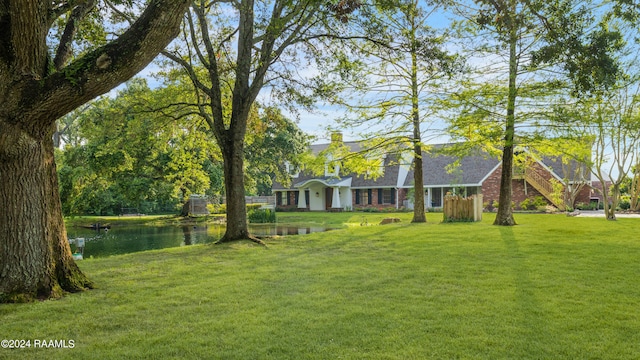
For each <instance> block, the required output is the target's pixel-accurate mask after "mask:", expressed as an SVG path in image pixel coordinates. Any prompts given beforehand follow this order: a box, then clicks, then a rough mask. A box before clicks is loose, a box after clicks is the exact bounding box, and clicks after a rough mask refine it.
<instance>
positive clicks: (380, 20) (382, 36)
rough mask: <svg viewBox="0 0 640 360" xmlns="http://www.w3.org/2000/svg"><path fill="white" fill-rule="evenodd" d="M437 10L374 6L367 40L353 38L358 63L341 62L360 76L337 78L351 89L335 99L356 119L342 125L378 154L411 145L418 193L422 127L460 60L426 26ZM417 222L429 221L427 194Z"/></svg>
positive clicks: (418, 202)
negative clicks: (352, 131) (427, 215)
mask: <svg viewBox="0 0 640 360" xmlns="http://www.w3.org/2000/svg"><path fill="white" fill-rule="evenodd" d="M435 11H436V8H429V7H425V6H423V4H422V3H421V2H419V1H417V0H408V1H394V2H387V1H378V2H375V4H374V6H368V7H366V8H365V9H364V10H363V13H366V15H365V16H363V17H362V18H361V23H362V28H363V29H364V31H363V32H364V33H365V34H367V36H366V37H364V39H362V38H360V37H357V36H355V35H354V36H353V38H354V39H353V41H352V42H351V44H352V45H353V47H354V49H353V50H352V52H353V57H354V58H355V59H356V60H355V61H353V60H348V59H343V58H339V59H338V64H337V66H338V67H339V68H341V69H342V71H339V72H337V73H338V74H345V73H355V74H356V75H350V78H345V76H339V78H338V79H337V80H336V81H337V82H338V83H342V84H345V83H346V84H347V85H343V88H345V90H346V91H343V93H342V94H341V95H340V96H338V97H336V99H335V100H336V101H337V102H339V103H341V104H343V105H346V106H347V108H348V109H350V110H351V112H352V113H353V114H354V115H355V116H350V117H348V118H346V119H344V120H342V121H339V122H338V125H339V126H341V127H351V128H355V129H356V130H360V131H359V135H360V136H363V137H364V138H366V139H375V141H373V143H372V144H371V145H369V146H371V147H372V148H374V151H377V152H379V151H380V150H381V149H382V148H387V149H389V148H395V149H396V150H398V148H399V146H398V145H399V144H408V145H409V147H410V148H411V151H412V157H413V169H414V172H413V173H414V179H413V184H414V193H415V194H424V181H423V174H422V151H423V149H424V148H425V145H424V142H423V136H424V135H423V131H422V130H421V127H422V125H423V123H425V122H427V121H430V120H432V119H433V118H434V115H435V114H434V113H435V112H436V111H437V109H436V101H435V99H437V98H438V97H439V96H440V94H442V88H443V87H444V86H445V84H444V83H445V82H446V80H447V78H448V77H449V76H450V75H451V73H452V72H453V70H454V68H456V67H457V65H458V64H457V61H456V57H455V56H453V55H450V54H448V53H447V52H446V51H444V47H445V46H444V43H445V41H446V37H445V36H443V35H439V34H437V32H436V31H435V30H434V29H432V28H431V27H429V26H428V25H427V24H428V22H429V20H430V16H433V14H434V12H435ZM355 31H360V28H358V29H354V32H355ZM346 93H349V94H350V95H347V94H346ZM363 129H364V130H363ZM430 135H435V134H430ZM438 135H442V134H438ZM364 144H367V142H364ZM365 147H368V146H365ZM400 148H401V147H400ZM412 222H426V216H425V204H424V196H415V197H414V213H413V220H412Z"/></svg>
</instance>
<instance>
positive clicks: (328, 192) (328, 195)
mask: <svg viewBox="0 0 640 360" xmlns="http://www.w3.org/2000/svg"><path fill="white" fill-rule="evenodd" d="M332 201H333V188H330V187H328V188H325V189H324V203H325V207H324V209H325V210H329V209H331V205H332Z"/></svg>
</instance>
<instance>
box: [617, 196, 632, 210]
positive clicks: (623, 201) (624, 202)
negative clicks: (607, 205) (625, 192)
mask: <svg viewBox="0 0 640 360" xmlns="http://www.w3.org/2000/svg"><path fill="white" fill-rule="evenodd" d="M618 207H619V208H620V209H621V210H629V209H630V208H631V199H630V198H629V196H622V197H621V198H620V201H619V202H618Z"/></svg>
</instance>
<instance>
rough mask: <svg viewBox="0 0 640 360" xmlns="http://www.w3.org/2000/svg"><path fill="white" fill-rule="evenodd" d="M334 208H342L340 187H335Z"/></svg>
mask: <svg viewBox="0 0 640 360" xmlns="http://www.w3.org/2000/svg"><path fill="white" fill-rule="evenodd" d="M331 208H332V209H342V206H341V205H340V187H334V188H333V198H332V200H331Z"/></svg>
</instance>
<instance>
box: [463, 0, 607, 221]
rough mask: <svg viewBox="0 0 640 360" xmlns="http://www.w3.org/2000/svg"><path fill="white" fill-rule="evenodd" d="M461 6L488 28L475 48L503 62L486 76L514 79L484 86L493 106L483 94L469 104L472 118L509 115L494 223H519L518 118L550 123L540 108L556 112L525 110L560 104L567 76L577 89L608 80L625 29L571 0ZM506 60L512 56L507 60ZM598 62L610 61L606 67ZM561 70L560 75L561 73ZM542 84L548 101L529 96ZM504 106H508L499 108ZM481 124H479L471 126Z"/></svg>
mask: <svg viewBox="0 0 640 360" xmlns="http://www.w3.org/2000/svg"><path fill="white" fill-rule="evenodd" d="M458 9H461V10H460V12H459V13H460V14H462V15H463V16H465V17H466V18H468V19H470V20H471V22H470V23H469V25H470V27H469V29H471V30H473V32H474V33H475V34H479V35H481V36H482V37H481V38H479V39H482V38H484V39H485V40H484V41H477V42H476V43H477V44H479V45H478V46H474V47H473V51H474V52H478V51H480V52H481V53H483V54H484V55H485V58H484V59H483V60H484V62H486V61H487V59H489V61H491V62H493V61H497V63H496V64H495V65H493V66H491V65H490V66H488V67H486V68H485V70H484V71H483V73H482V74H481V76H482V77H484V80H485V81H486V82H487V83H489V82H493V83H503V84H505V83H506V85H502V86H498V87H495V86H492V85H483V86H481V88H484V89H488V90H489V92H488V93H484V94H483V95H482V97H481V98H484V99H488V100H489V103H490V104H492V107H483V108H481V109H478V108H477V107H476V106H475V105H474V104H473V103H474V102H475V101H476V100H475V99H476V98H475V97H474V96H463V97H462V98H463V99H464V100H463V101H464V102H466V104H468V105H469V108H470V109H474V108H475V109H476V110H477V111H476V110H471V111H466V112H465V114H464V115H465V116H466V117H469V118H471V119H478V115H479V114H483V113H484V114H487V115H493V116H492V117H496V116H497V117H498V118H502V121H501V129H500V132H499V133H500V136H501V140H500V145H499V146H498V147H499V148H500V149H501V153H502V177H501V180H500V199H499V207H498V213H497V215H496V219H495V222H494V224H496V225H507V226H509V225H515V220H514V219H513V211H512V208H511V203H512V201H511V192H512V191H511V186H512V179H513V163H514V148H515V146H516V145H517V141H518V137H516V125H519V126H521V127H524V126H537V125H540V124H541V123H542V122H544V121H542V120H540V119H541V117H540V116H539V115H543V116H542V118H544V117H546V116H547V115H546V114H549V112H548V111H542V112H540V113H538V116H534V119H533V120H532V119H531V118H529V117H522V116H520V115H519V112H522V111H524V112H529V113H533V114H536V111H532V110H534V108H538V109H544V108H545V107H546V108H549V107H550V106H551V105H552V104H553V103H554V102H552V101H551V100H552V98H553V96H550V95H553V94H554V92H555V93H556V94H557V91H558V89H559V87H558V86H557V85H556V84H562V82H563V81H564V80H565V79H566V76H567V75H568V76H569V78H571V79H572V80H574V81H573V82H572V83H573V84H574V87H575V89H576V91H589V90H590V89H594V86H596V83H599V84H604V82H603V81H601V80H603V79H606V78H607V76H609V75H610V74H611V73H612V72H615V71H616V69H617V67H616V62H615V59H613V58H612V57H611V56H610V53H609V50H611V49H613V48H615V46H616V45H615V41H616V39H617V38H618V34H617V33H616V32H615V31H608V29H607V28H606V26H604V25H603V26H600V27H597V28H595V29H589V26H591V24H592V22H593V16H592V12H591V11H590V10H589V9H588V8H586V7H576V3H575V2H573V1H571V0H555V1H551V2H543V1H519V0H499V1H493V0H476V1H475V7H473V6H472V7H471V8H470V7H468V4H466V3H465V4H459V7H458ZM499 59H506V60H505V61H504V62H500V61H499ZM597 64H608V66H607V67H606V68H605V69H603V71H602V72H600V71H599V70H598V69H597V68H596V65H597ZM502 66H504V68H501V67H502ZM495 70H498V71H497V72H495ZM558 73H559V74H560V76H556V75H555V74H558ZM496 90H498V91H496ZM540 90H544V91H546V93H542V96H543V98H546V99H547V100H545V101H540V99H539V98H538V100H537V101H535V102H533V103H532V102H527V101H522V100H524V99H523V97H522V95H523V94H527V93H528V92H531V91H533V92H534V93H535V92H539V91H540ZM462 93H464V92H462ZM467 93H468V92H467ZM528 96H530V95H528ZM483 102H484V101H482V102H481V103H483ZM496 109H502V110H500V111H499V112H496V111H495V110H496ZM495 114H497V115H495ZM523 120H524V121H523ZM481 127H482V125H480V126H477V125H474V126H473V129H472V128H470V129H469V130H470V131H473V130H477V129H479V128H481ZM489 127H490V128H489V129H488V130H485V129H481V131H483V132H484V131H486V132H487V133H488V134H492V135H494V134H496V132H495V127H494V125H490V126H489ZM463 128H464V127H463ZM460 130H462V129H460Z"/></svg>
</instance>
